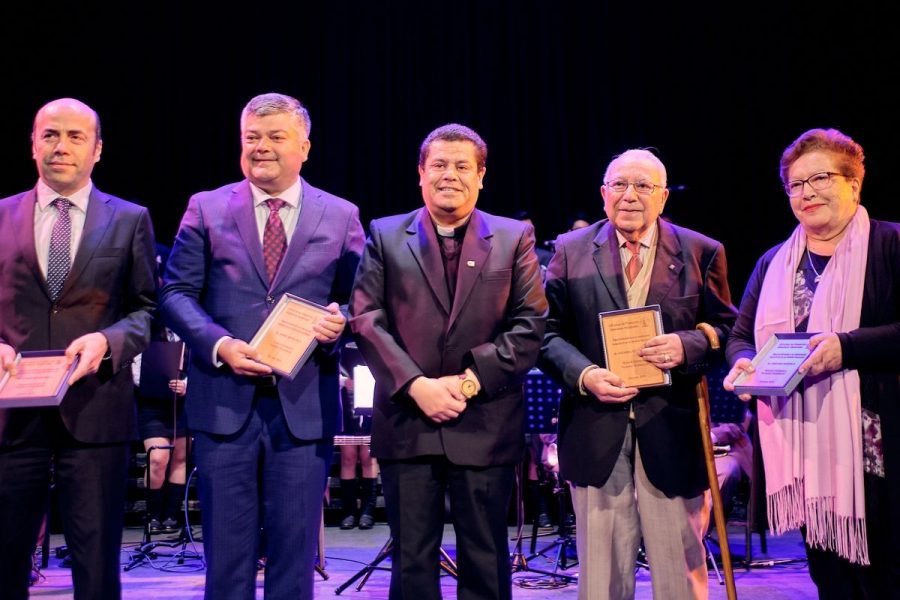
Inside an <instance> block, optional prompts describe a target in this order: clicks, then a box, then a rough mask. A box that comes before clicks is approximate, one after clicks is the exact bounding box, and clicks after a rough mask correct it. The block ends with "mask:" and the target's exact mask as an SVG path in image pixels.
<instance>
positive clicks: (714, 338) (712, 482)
mask: <svg viewBox="0 0 900 600" xmlns="http://www.w3.org/2000/svg"><path fill="white" fill-rule="evenodd" d="M697 329H699V330H700V331H702V332H703V334H704V335H706V338H707V339H708V340H709V347H710V348H712V349H713V350H718V349H719V334H717V333H716V330H715V329H713V327H712V326H711V325H710V324H709V323H700V324H698V325H697ZM697 404H698V405H699V407H700V437H701V438H702V440H703V457H704V458H705V459H706V475H707V477H708V478H709V491H710V492H711V493H712V505H713V516H714V517H715V520H716V533H717V534H718V536H719V549H720V550H721V551H722V570H723V571H725V591H726V592H727V594H728V600H737V589H735V587H734V568H733V567H732V565H731V548H729V546H728V532H727V531H726V529H725V509H724V507H723V506H722V494H721V492H720V491H719V476H718V475H717V474H716V459H715V456H713V447H712V437H711V436H710V431H709V388H708V387H707V384H706V377H702V378H701V379H700V383H698V384H697Z"/></svg>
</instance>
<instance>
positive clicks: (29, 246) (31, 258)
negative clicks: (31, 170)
mask: <svg viewBox="0 0 900 600" xmlns="http://www.w3.org/2000/svg"><path fill="white" fill-rule="evenodd" d="M36 202H37V193H36V192H35V191H34V190H31V191H30V192H28V193H27V194H25V195H24V196H23V197H22V200H21V201H20V202H19V203H18V204H17V205H16V207H15V209H14V216H13V227H14V229H15V236H16V240H17V243H18V244H19V252H20V253H21V255H22V258H23V259H24V261H25V266H26V267H27V268H28V270H29V271H31V273H32V274H33V275H34V278H35V280H37V282H38V284H39V285H40V286H41V289H42V290H44V293H45V294H46V295H47V297H48V298H49V297H50V290H48V289H47V280H46V279H44V277H43V276H42V275H41V267H40V264H39V263H38V258H37V249H36V248H35V247H34V211H35V206H34V205H35V203H36Z"/></svg>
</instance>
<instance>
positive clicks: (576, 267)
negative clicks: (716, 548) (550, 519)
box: [539, 150, 735, 600]
mask: <svg viewBox="0 0 900 600" xmlns="http://www.w3.org/2000/svg"><path fill="white" fill-rule="evenodd" d="M600 194H601V195H602V196H603V202H604V209H605V211H606V215H607V216H608V217H609V219H608V220H604V221H600V222H598V223H594V224H593V225H591V226H589V227H585V228H582V229H579V230H577V231H572V232H569V233H565V234H563V235H561V236H560V237H559V238H558V239H557V241H556V254H555V255H554V256H553V259H552V260H551V261H550V266H549V267H548V269H547V287H546V292H547V299H548V301H549V303H550V313H549V317H548V321H547V330H546V334H545V336H544V345H543V348H542V349H541V358H540V361H539V366H540V367H541V369H542V370H544V372H545V373H548V374H550V375H551V376H553V377H555V378H556V379H557V380H558V381H560V382H562V383H563V384H564V387H565V389H566V394H565V396H564V398H563V400H562V404H561V408H560V421H559V463H560V476H561V477H562V478H563V479H565V480H567V481H569V482H570V484H571V485H572V490H573V494H572V496H573V504H574V507H575V516H576V520H577V523H578V535H577V540H576V543H577V549H578V557H579V561H580V567H581V569H580V573H579V581H578V597H579V599H581V600H585V599H587V598H591V599H594V598H633V597H634V564H635V559H636V556H637V553H638V547H639V544H640V542H641V538H642V537H643V540H644V549H645V550H646V553H647V558H648V559H649V562H650V573H651V577H652V579H653V596H654V597H655V598H667V599H679V598H705V597H707V593H708V590H707V573H706V559H705V552H704V548H703V532H704V530H705V527H706V523H707V522H708V519H709V511H708V509H707V507H706V504H705V502H704V492H705V491H706V489H707V488H708V483H707V477H706V471H705V468H704V460H703V449H702V443H701V438H700V427H699V419H698V415H697V410H698V407H697V401H696V397H695V391H694V390H695V385H696V383H697V382H698V381H699V379H700V377H701V375H702V373H703V371H704V369H705V368H706V367H707V365H709V363H710V362H711V360H712V359H713V358H714V354H715V353H714V351H713V349H712V348H710V343H709V341H708V340H707V337H706V336H705V335H704V334H703V333H702V332H700V331H697V330H696V326H697V324H698V323H701V322H706V323H708V324H710V325H711V326H712V327H713V328H714V329H715V330H716V333H717V334H718V335H719V337H720V338H722V339H723V340H724V338H725V337H726V336H727V334H728V332H729V331H730V329H731V327H732V326H733V324H734V319H735V308H734V306H732V304H731V294H730V292H729V289H728V277H727V268H726V263H725V251H724V249H723V247H722V245H721V244H720V243H718V242H716V241H714V240H711V239H709V238H707V237H705V236H703V235H701V234H699V233H696V232H694V231H691V230H689V229H685V228H683V227H678V226H675V225H672V224H670V223H668V222H666V221H663V220H662V219H660V218H659V216H660V214H661V213H662V210H663V207H664V206H665V203H666V200H667V199H668V197H669V190H668V189H667V188H666V169H665V166H663V164H662V162H661V161H660V160H659V158H657V157H656V156H655V155H653V154H652V153H650V152H649V151H647V150H628V151H626V152H624V153H622V154H621V155H619V156H617V157H616V158H614V159H613V160H612V162H611V163H610V164H609V166H608V167H607V169H606V175H605V177H604V184H603V186H602V187H601V188H600ZM651 305H659V309H660V312H659V315H660V317H661V319H660V320H661V324H662V332H661V333H659V334H658V335H652V334H651V336H650V339H649V340H648V341H646V343H644V344H643V345H642V346H641V347H640V349H639V351H638V355H639V356H640V359H643V360H640V359H637V357H635V358H636V359H637V363H638V364H639V365H646V364H647V363H649V364H650V365H654V366H655V367H658V368H659V369H660V371H662V372H668V373H669V375H670V376H669V378H668V379H669V381H668V383H667V384H663V385H650V386H647V387H640V388H638V387H635V386H634V385H633V384H632V382H631V381H629V380H627V379H623V377H622V376H623V375H625V373H624V372H616V371H615V370H614V367H612V366H611V365H610V364H609V363H608V362H607V356H606V353H605V352H604V350H603V344H602V340H601V332H600V328H599V326H598V318H597V315H598V313H606V312H609V311H615V310H623V309H630V308H638V307H644V306H651ZM644 361H646V362H644ZM638 507H640V509H638Z"/></svg>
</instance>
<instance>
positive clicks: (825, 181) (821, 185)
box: [784, 171, 846, 198]
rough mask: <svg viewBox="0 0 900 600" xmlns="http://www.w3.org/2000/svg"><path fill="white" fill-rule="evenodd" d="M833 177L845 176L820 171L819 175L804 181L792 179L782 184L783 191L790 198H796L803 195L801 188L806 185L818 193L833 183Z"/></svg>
mask: <svg viewBox="0 0 900 600" xmlns="http://www.w3.org/2000/svg"><path fill="white" fill-rule="evenodd" d="M834 177H846V175H842V174H841V173H834V172H832V171H822V172H821V173H814V174H812V175H810V176H809V177H807V178H806V179H793V180H791V181H788V182H787V183H786V184H784V191H785V192H787V195H788V196H790V197H791V198H796V197H797V196H802V195H803V186H804V185H806V184H807V183H808V184H809V187H811V188H812V189H814V190H816V191H817V192H818V191H821V190H827V189H828V188H830V187H831V185H832V184H833V183H834V179H833V178H834Z"/></svg>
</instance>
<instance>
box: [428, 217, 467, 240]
mask: <svg viewBox="0 0 900 600" xmlns="http://www.w3.org/2000/svg"><path fill="white" fill-rule="evenodd" d="M468 226H469V221H468V220H467V221H466V222H465V223H463V224H462V225H460V226H459V227H444V226H443V225H438V224H437V223H435V224H434V230H435V231H436V232H437V234H438V236H439V237H444V238H461V237H463V236H465V234H466V227H468Z"/></svg>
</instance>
